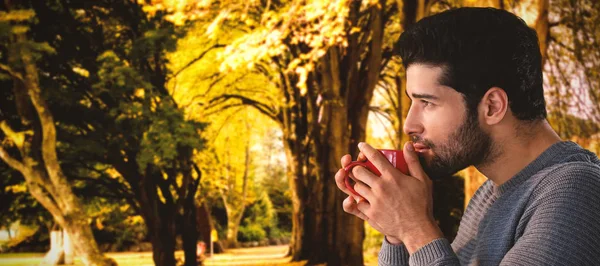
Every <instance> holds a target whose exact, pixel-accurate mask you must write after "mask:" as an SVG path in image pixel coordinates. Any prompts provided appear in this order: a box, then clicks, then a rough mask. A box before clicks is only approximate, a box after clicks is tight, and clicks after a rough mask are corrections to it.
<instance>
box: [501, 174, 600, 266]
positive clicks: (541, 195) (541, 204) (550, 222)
mask: <svg viewBox="0 0 600 266" xmlns="http://www.w3.org/2000/svg"><path fill="white" fill-rule="evenodd" d="M531 197H532V198H531V199H530V204H531V205H530V207H529V208H527V209H526V210H525V213H524V215H523V217H525V218H527V219H529V221H527V222H526V225H525V226H524V229H523V230H522V232H523V233H522V235H521V237H519V238H518V239H517V241H516V243H515V244H514V246H513V247H512V248H511V249H510V250H509V252H508V253H507V254H506V256H504V258H503V260H502V262H501V265H598V262H599V261H600V252H599V250H600V223H599V222H598V221H600V168H599V167H597V166H596V165H593V164H584V163H569V164H567V165H565V166H561V167H559V168H557V169H556V170H554V171H553V172H551V173H550V174H548V175H547V176H546V179H545V180H544V181H543V184H540V185H538V187H537V188H536V189H535V190H534V193H533V194H532V195H531Z"/></svg>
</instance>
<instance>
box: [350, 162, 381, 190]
mask: <svg viewBox="0 0 600 266" xmlns="http://www.w3.org/2000/svg"><path fill="white" fill-rule="evenodd" d="M352 178H354V180H356V181H360V182H362V183H364V184H365V185H367V186H369V187H373V185H375V182H377V179H378V176H377V175H375V174H373V172H371V171H369V170H368V169H367V168H365V167H363V166H356V167H354V168H352ZM359 193H360V192H359Z"/></svg>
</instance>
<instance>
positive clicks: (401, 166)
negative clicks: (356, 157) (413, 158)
mask: <svg viewBox="0 0 600 266" xmlns="http://www.w3.org/2000/svg"><path fill="white" fill-rule="evenodd" d="M379 151H380V152H381V153H382V154H383V155H384V156H385V158H387V159H388V161H389V162H390V163H391V164H392V165H393V166H394V167H396V169H398V170H400V172H402V173H403V174H405V175H408V164H406V161H405V160H404V152H403V151H399V150H379ZM358 165H360V166H363V167H365V168H367V169H369V171H371V172H372V173H373V174H375V175H377V176H381V172H379V170H377V168H376V167H375V165H373V163H371V162H370V161H369V160H366V161H364V162H361V161H354V162H351V163H350V164H349V165H346V167H344V171H346V179H345V180H344V181H345V183H346V188H348V190H350V192H352V194H354V195H356V196H359V197H361V198H362V196H361V195H360V194H358V192H356V191H355V190H354V188H353V187H352V184H350V171H352V168H354V167H355V166H358Z"/></svg>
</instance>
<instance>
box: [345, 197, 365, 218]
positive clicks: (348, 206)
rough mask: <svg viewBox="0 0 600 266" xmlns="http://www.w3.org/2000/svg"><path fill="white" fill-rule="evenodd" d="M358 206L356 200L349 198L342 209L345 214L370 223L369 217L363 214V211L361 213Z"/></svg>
mask: <svg viewBox="0 0 600 266" xmlns="http://www.w3.org/2000/svg"><path fill="white" fill-rule="evenodd" d="M363 200H364V199H363ZM357 206H358V204H357V203H356V201H355V200H354V198H353V197H352V196H348V197H347V198H346V199H345V200H344V202H343V203H342V207H343V209H344V211H345V212H347V213H349V214H352V215H354V216H356V217H358V218H360V219H363V220H365V221H368V218H367V216H366V215H365V214H364V213H362V212H361V211H359V210H358V208H357Z"/></svg>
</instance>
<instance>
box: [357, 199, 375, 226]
mask: <svg viewBox="0 0 600 266" xmlns="http://www.w3.org/2000/svg"><path fill="white" fill-rule="evenodd" d="M370 208H371V204H370V203H369V202H368V201H367V200H365V199H359V200H358V202H357V203H356V209H357V211H358V212H360V213H361V214H362V215H364V217H365V219H363V220H365V221H369V217H368V216H367V215H366V213H368V212H369V209H370Z"/></svg>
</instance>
